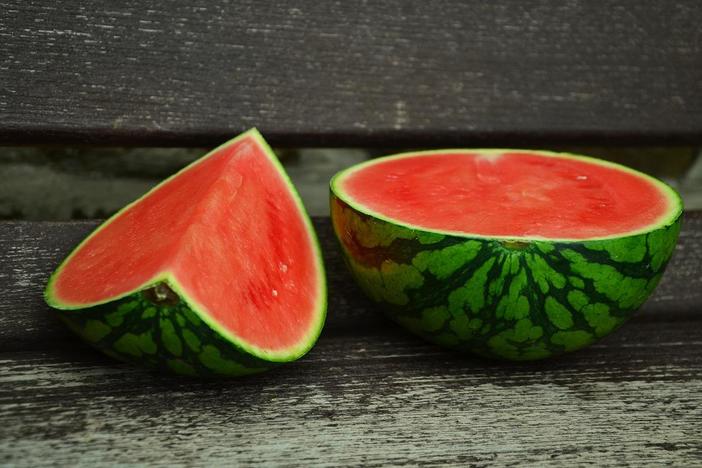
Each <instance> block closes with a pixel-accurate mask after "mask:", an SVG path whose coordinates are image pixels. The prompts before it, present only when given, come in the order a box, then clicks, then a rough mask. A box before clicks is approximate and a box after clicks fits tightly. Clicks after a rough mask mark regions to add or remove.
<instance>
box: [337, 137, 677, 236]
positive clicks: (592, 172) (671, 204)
mask: <svg viewBox="0 0 702 468" xmlns="http://www.w3.org/2000/svg"><path fill="white" fill-rule="evenodd" d="M333 188H334V190H335V191H336V192H337V193H339V194H341V195H342V197H343V198H344V200H345V201H346V202H347V203H349V204H351V205H353V206H356V207H357V208H360V209H362V210H363V211H364V212H368V213H369V214H373V215H376V216H379V217H383V218H385V219H388V220H390V221H394V222H399V223H402V224H405V225H408V226H415V227H418V228H422V229H429V230H435V231H439V232H447V233H457V234H469V235H477V236H487V237H508V238H527V239H531V238H533V239H593V238H606V237H609V236H619V235H622V234H625V233H636V232H640V231H642V230H645V229H647V228H649V227H650V226H652V225H657V224H665V223H666V222H668V221H670V220H671V219H673V218H674V217H675V216H676V215H677V213H679V209H680V200H679V197H678V196H677V195H676V194H675V193H674V192H673V191H672V190H671V189H670V188H669V187H668V186H666V185H665V184H662V183H661V182H659V181H657V180H655V179H653V178H652V177H649V176H646V175H644V174H641V173H638V172H636V171H633V170H631V169H628V168H625V167H623V166H619V165H616V164H613V163H608V162H604V161H599V160H595V159H592V158H588V157H583V156H574V155H568V154H562V153H549V152H544V151H525V150H470V151H466V150H442V151H438V152H437V151H429V152H419V153H407V154H401V155H397V156H393V157H387V158H382V159H380V160H377V161H370V162H368V163H364V164H361V165H359V166H356V167H353V168H351V169H349V170H347V171H344V172H342V173H341V174H339V175H338V176H337V177H336V178H335V179H334V182H333Z"/></svg>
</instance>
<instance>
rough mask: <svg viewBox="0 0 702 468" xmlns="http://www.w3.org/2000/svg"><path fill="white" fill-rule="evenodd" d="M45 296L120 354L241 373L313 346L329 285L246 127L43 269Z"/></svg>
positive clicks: (155, 363)
mask: <svg viewBox="0 0 702 468" xmlns="http://www.w3.org/2000/svg"><path fill="white" fill-rule="evenodd" d="M45 299H46V302H47V303H48V304H49V305H50V306H52V307H54V308H56V309H57V310H58V314H59V316H60V318H61V319H63V320H64V321H65V322H66V323H67V324H68V326H69V327H70V328H71V329H72V330H74V331H75V332H76V333H77V334H78V335H80V336H81V337H82V338H84V339H85V340H87V341H88V342H89V343H90V344H92V345H93V346H95V347H96V348H98V349H100V350H102V351H104V352H105V353H106V354H108V355H110V356H113V357H115V358H118V359H120V360H124V361H129V362H133V363H138V364H143V365H146V366H148V367H151V368H155V369H163V370H168V371H172V372H175V373H178V374H187V375H197V376H212V375H227V376H238V375H246V374H252V373H256V372H260V371H263V370H266V369H269V368H271V367H274V366H275V365H278V364H280V363H283V362H287V361H292V360H295V359H298V358H299V357H301V356H302V355H304V354H305V353H306V352H307V351H308V350H309V349H310V348H311V347H312V346H313V345H314V343H315V341H316V340H317V337H318V336H319V334H320V331H321V328H322V325H323V322H324V318H325V313H326V281H325V276H324V269H323V265H322V257H321V255H320V250H319V245H318V242H317V239H316V236H315V233H314V231H313V229H312V225H311V223H310V220H309V218H308V216H307V214H306V213H305V211H304V208H303V205H302V203H301V201H300V199H299V197H298V196H297V194H296V192H295V190H294V188H293V186H292V184H291V182H290V180H289V179H288V178H287V176H286V174H285V172H284V171H283V169H282V167H281V166H280V164H279V162H278V160H277V159H276V157H275V155H274V154H273V152H272V150H271V149H270V148H269V146H268V145H267V144H266V142H265V141H264V140H263V137H262V136H261V135H260V134H259V133H258V132H257V131H256V130H255V129H254V130H250V131H248V132H246V133H244V134H242V135H240V136H238V137H236V138H234V139H233V140H231V141H229V142H227V143H225V144H224V145H222V146H220V147H218V148H216V149H215V150H213V151H212V152H210V153H208V154H207V155H205V156H204V157H202V158H201V159H199V160H198V161H196V162H194V163H193V164H191V165H189V166H188V167H186V168H185V169H183V170H181V171H180V172H178V173H177V174H175V175H174V176H172V177H170V178H169V179H167V180H165V181H164V182H162V183H161V184H159V185H158V186H156V187H155V188H154V189H152V190H151V191H149V192H148V193H147V194H146V195H144V196H143V197H141V198H140V199H138V200H137V201H135V202H133V203H132V204H130V205H128V206H127V207H125V208H124V209H122V210H121V211H120V212H118V213H117V214H115V215H114V216H113V217H111V218H110V219H109V220H107V221H106V222H105V223H104V224H102V225H101V226H100V227H98V228H97V230H95V231H94V232H93V233H92V234H90V235H89V236H88V237H87V238H86V239H85V240H84V241H83V242H82V243H81V244H80V245H79V246H78V247H77V248H76V249H75V250H74V251H73V252H72V253H71V254H70V255H69V256H68V258H66V260H65V261H64V262H63V263H62V264H61V265H60V266H59V267H58V269H57V270H56V271H55V272H54V274H53V275H52V276H51V278H50V280H49V283H48V285H47V287H46V291H45Z"/></svg>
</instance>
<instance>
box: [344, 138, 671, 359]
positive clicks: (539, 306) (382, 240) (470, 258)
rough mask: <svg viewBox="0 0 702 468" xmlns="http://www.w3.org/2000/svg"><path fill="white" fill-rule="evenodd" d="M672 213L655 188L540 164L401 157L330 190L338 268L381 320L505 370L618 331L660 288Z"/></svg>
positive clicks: (530, 157)
mask: <svg viewBox="0 0 702 468" xmlns="http://www.w3.org/2000/svg"><path fill="white" fill-rule="evenodd" d="M682 210H683V208H682V202H681V200H680V197H679V196H678V195H677V194H676V193H675V191H673V189H671V188H670V187H668V186H667V185H665V184H663V183H662V182H660V181H658V180H656V179H654V178H652V177H649V176H647V175H645V174H642V173H639V172H636V171H634V170H632V169H629V168H626V167H623V166H620V165H617V164H613V163H610V162H605V161H600V160H597V159H593V158H589V157H585V156H577V155H571V154H562V153H551V152H545V151H524V150H442V151H430V152H419V153H407V154H400V155H396V156H392V157H386V158H380V159H376V160H373V161H369V162H366V163H363V164H360V165H357V166H354V167H351V168H349V169H346V170H344V171H342V172H340V173H339V174H337V175H336V176H335V177H334V178H333V179H332V182H331V215H332V221H333V226H334V231H335V234H336V236H337V238H338V240H339V242H340V245H341V248H342V250H343V253H344V256H345V258H346V262H347V264H348V266H349V267H350V270H351V272H352V274H353V276H354V278H355V279H356V281H357V282H358V284H359V285H360V286H361V288H362V289H363V290H364V291H365V292H366V293H367V295H368V296H369V297H370V298H371V299H373V300H374V301H376V302H378V303H379V304H382V309H383V311H384V312H385V313H386V314H387V315H388V316H389V317H390V318H391V319H393V320H394V321H396V322H397V323H399V324H400V325H402V326H404V327H406V328H407V329H409V330H410V331H412V332H414V333H416V334H418V335H420V336H422V337H424V338H426V339H428V340H430V341H432V342H434V343H437V344H440V345H444V346H447V347H450V348H454V349H458V350H462V351H470V352H473V353H477V354H480V355H483V356H488V357H494V358H504V359H510V360H532V359H540V358H545V357H548V356H553V355H557V354H561V353H565V352H569V351H574V350H577V349H580V348H582V347H584V346H586V345H588V344H590V343H593V342H594V341H596V340H597V339H599V338H602V337H603V336H605V335H607V334H609V333H610V332H612V331H613V330H615V329H616V328H617V327H619V326H620V325H621V324H622V323H624V321H625V320H626V319H627V318H629V317H630V316H631V315H632V313H633V312H634V311H635V310H636V309H637V308H638V307H639V306H641V304H643V302H644V301H645V300H646V299H647V297H648V296H649V295H650V294H651V292H652V291H653V289H654V288H655V287H656V285H657V284H658V281H659V280H660V278H661V275H662V274H663V270H664V269H665V266H666V264H667V262H668V260H669V258H670V256H671V254H672V252H673V249H674V247H675V243H676V240H677V237H678V232H679V229H680V221H681V214H682Z"/></svg>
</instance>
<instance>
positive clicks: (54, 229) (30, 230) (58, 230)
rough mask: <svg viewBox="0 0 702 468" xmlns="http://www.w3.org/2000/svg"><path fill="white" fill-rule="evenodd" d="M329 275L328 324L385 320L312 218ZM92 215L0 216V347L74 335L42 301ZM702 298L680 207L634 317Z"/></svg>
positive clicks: (693, 242)
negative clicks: (669, 254)
mask: <svg viewBox="0 0 702 468" xmlns="http://www.w3.org/2000/svg"><path fill="white" fill-rule="evenodd" d="M314 223H315V228H316V231H317V233H318V235H319V238H320V243H321V246H322V250H323V252H324V256H325V263H326V266H327V276H328V280H329V301H330V302H329V309H330V311H331V312H330V314H329V319H328V321H327V325H326V331H327V332H331V331H336V330H338V331H339V332H340V333H348V332H352V331H356V330H357V327H358V323H359V322H361V323H363V324H364V325H365V326H366V327H370V326H385V325H386V324H385V322H384V321H383V319H381V318H380V317H378V314H377V311H375V310H374V308H373V306H372V304H371V303H370V301H367V300H366V299H365V298H364V297H363V295H362V294H361V293H360V291H359V290H358V289H357V287H356V286H355V284H354V283H353V280H352V279H351V277H350V275H349V274H348V273H347V271H346V267H345V265H344V264H343V260H342V258H341V254H340V251H339V249H338V247H337V244H336V239H335V238H334V235H333V232H332V229H331V225H330V222H329V218H315V219H314ZM97 224H98V223H97V222H96V221H77V222H76V221H73V222H0V265H2V268H1V269H0V291H2V294H0V352H1V351H16V350H28V349H36V348H39V349H45V346H46V343H47V342H48V341H51V342H59V341H66V340H67V341H69V342H73V341H75V340H74V339H73V336H72V335H71V334H70V333H69V332H68V331H67V330H66V329H65V327H64V326H63V324H61V323H60V322H58V321H57V320H56V318H55V317H54V316H53V315H52V314H51V310H50V309H49V308H48V306H46V305H45V304H44V301H43V297H42V294H43V289H44V287H45V285H46V281H47V279H48V277H49V274H50V273H51V272H52V271H53V270H54V269H55V268H56V267H57V266H58V264H59V262H60V261H61V260H62V259H63V258H64V257H66V256H67V255H68V254H69V253H70V251H71V249H72V248H73V247H74V246H76V245H77V244H78V243H79V242H80V241H81V240H82V239H83V238H84V237H85V236H86V235H87V234H88V233H89V232H90V231H92V230H93V229H94V228H95V227H96V226H97ZM700 304H702V211H693V212H688V213H686V214H685V220H684V223H683V228H682V231H681V233H680V240H679V242H678V245H677V248H676V252H675V254H674V256H673V259H672V260H671V263H670V265H669V267H668V269H667V271H666V273H665V275H664V276H663V280H662V281H661V283H660V285H659V286H658V288H657V289H656V291H655V293H654V295H653V296H652V297H651V299H650V300H649V301H648V302H647V303H646V304H645V305H644V307H643V308H642V310H641V311H640V312H639V318H638V320H643V321H647V320H648V321H655V322H666V323H667V322H673V321H689V320H692V319H696V318H699V312H700V310H699V307H700Z"/></svg>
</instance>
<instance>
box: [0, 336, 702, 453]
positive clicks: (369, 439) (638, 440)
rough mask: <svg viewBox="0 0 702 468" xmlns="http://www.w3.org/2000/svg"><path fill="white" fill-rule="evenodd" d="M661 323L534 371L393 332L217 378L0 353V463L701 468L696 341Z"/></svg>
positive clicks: (332, 341)
mask: <svg viewBox="0 0 702 468" xmlns="http://www.w3.org/2000/svg"><path fill="white" fill-rule="evenodd" d="M691 325H692V324H691ZM694 325H696V326H699V322H696V323H695V324H694ZM638 328H640V327H638ZM636 329H637V327H628V328H627V329H626V331H624V333H625V334H630V333H631V332H632V331H634V330H636ZM659 331H661V328H660V327H655V326H651V327H650V329H649V330H648V331H647V332H645V333H640V334H639V335H638V336H636V337H635V338H637V339H647V338H651V339H652V341H651V342H650V344H648V345H646V346H643V347H636V348H635V349H626V348H622V346H623V343H622V342H621V341H619V342H618V344H617V345H615V346H610V345H608V344H601V345H597V346H595V347H593V348H591V349H588V350H587V351H585V352H583V353H579V354H578V355H575V356H571V357H568V358H565V359H562V360H559V361H554V362H553V363H552V364H550V365H536V366H528V365H526V366H515V365H493V364H486V363H485V362H480V361H476V360H474V359H470V358H463V357H459V356H458V355H456V354H452V353H448V352H443V351H440V350H439V349H437V348H435V347H433V346H429V345H425V344H423V343H421V342H420V341H419V340H415V339H412V338H410V337H409V336H407V335H406V334H404V333H400V332H397V331H393V332H390V333H387V334H385V335H383V336H363V335H360V336H356V335H352V336H346V337H338V336H337V337H329V336H324V337H323V338H322V340H321V341H320V343H319V344H318V346H317V347H315V348H314V350H313V351H312V352H311V353H310V354H309V355H308V356H307V357H306V358H304V359H303V360H301V361H300V362H298V363H295V364H291V365H288V366H286V367H284V368H281V369H279V370H276V371H273V372H271V373H268V374H263V375H260V376H256V377H251V378H246V379H241V380H237V381H215V382H201V381H195V382H191V381H188V380H187V379H177V378H173V377H169V376H157V375H151V374H148V373H146V372H143V371H141V370H139V369H136V368H132V367H129V366H126V365H121V364H116V363H113V362H112V361H108V360H106V359H102V358H101V357H100V356H98V355H96V354H94V353H90V352H89V351H88V350H87V348H86V349H79V350H75V351H72V352H69V351H62V352H57V351H56V350H47V351H44V352H40V351H33V352H24V353H1V354H0V420H2V421H3V424H2V425H0V460H2V461H3V462H5V463H7V464H8V465H12V466H15V465H16V466H37V465H40V464H47V463H49V462H50V463H55V464H59V465H71V466H73V465H76V464H78V465H80V466H88V465H95V464H97V465H106V466H110V465H114V464H133V463H137V464H144V465H159V466H161V465H163V466H166V465H171V464H173V463H178V464H184V465H188V466H212V465H219V464H226V465H231V464H234V465H249V464H253V463H265V464H270V465H291V464H293V465H300V466H317V465H327V466H328V465H335V466H336V465H356V466H357V465H359V464H363V465H370V466H377V465H381V464H382V465H387V464H392V465H402V464H412V465H416V464H419V463H421V464H447V463H448V464H456V465H461V466H465V465H468V464H471V466H486V465H488V464H489V465H494V464H497V465H507V464H519V465H522V464H534V465H538V466H563V465H571V464H575V465H582V464H594V465H597V466H606V465H619V466H621V465H626V464H632V465H635V466H646V465H649V466H661V465H663V464H672V465H674V466H692V465H696V464H698V463H699V461H700V460H701V458H700V456H702V440H701V438H700V427H702V411H701V410H700V408H702V380H701V378H700V376H701V375H702V360H700V356H701V355H702V353H701V351H702V341H701V340H699V339H698V340H697V341H695V342H689V341H687V342H685V343H681V342H679V341H676V340H679V339H680V338H679V337H678V336H677V333H672V334H671V333H670V332H669V330H667V329H665V328H664V329H662V332H661V334H662V335H664V336H665V337H666V338H667V339H668V340H671V339H672V340H673V341H667V342H665V341H663V342H662V341H659V340H657V339H656V338H657V337H658V336H659ZM677 331H678V330H675V332H677ZM698 338H699V336H698ZM615 341H616V340H607V342H606V343H610V344H611V343H613V342H615ZM618 348H619V349H618ZM622 351H624V352H622Z"/></svg>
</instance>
